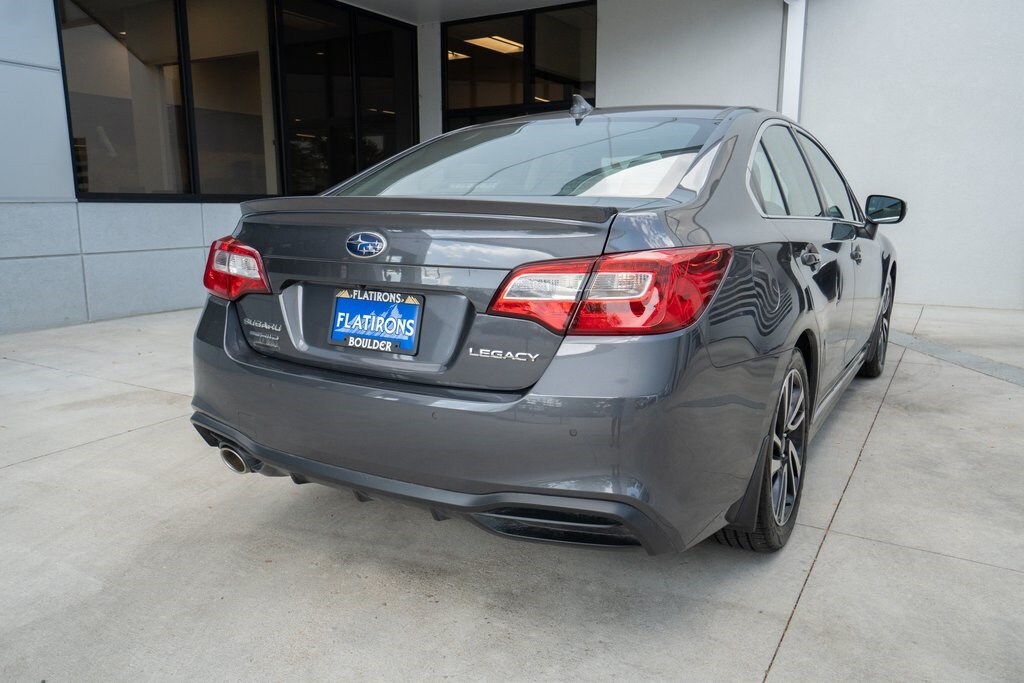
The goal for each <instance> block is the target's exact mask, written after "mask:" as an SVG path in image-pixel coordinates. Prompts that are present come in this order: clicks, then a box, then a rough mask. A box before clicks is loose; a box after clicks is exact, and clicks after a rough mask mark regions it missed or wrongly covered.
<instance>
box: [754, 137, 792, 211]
mask: <svg viewBox="0 0 1024 683" xmlns="http://www.w3.org/2000/svg"><path fill="white" fill-rule="evenodd" d="M750 189H751V191H753V193H754V197H755V198H757V202H758V204H760V205H761V211H762V212H763V213H764V214H765V215H766V216H785V215H786V200H785V199H783V198H782V190H780V189H779V183H778V181H776V179H775V171H773V170H772V166H771V164H770V163H768V155H766V154H765V152H764V147H763V146H762V145H760V144H758V146H757V151H756V152H755V153H754V161H753V163H752V164H751V165H750Z"/></svg>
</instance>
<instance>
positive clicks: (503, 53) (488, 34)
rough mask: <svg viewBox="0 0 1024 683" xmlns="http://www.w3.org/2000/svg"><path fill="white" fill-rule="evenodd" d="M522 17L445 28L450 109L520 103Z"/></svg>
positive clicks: (521, 88) (448, 104) (521, 94)
mask: <svg viewBox="0 0 1024 683" xmlns="http://www.w3.org/2000/svg"><path fill="white" fill-rule="evenodd" d="M523 40H524V39H523V17H508V18H504V19H489V20H485V21H474V22H470V23H465V24H454V25H451V26H449V27H448V29H447V50H448V56H447V74H448V102H447V106H448V108H449V109H468V108H471V107H493V106H499V105H507V104H522V102H523V52H524V44H523Z"/></svg>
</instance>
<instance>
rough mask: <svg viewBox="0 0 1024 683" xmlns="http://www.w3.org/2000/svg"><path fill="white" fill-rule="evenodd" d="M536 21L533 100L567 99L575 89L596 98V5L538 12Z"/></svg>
mask: <svg viewBox="0 0 1024 683" xmlns="http://www.w3.org/2000/svg"><path fill="white" fill-rule="evenodd" d="M534 21H535V25H534V26H535V28H534V36H535V48H534V65H533V74H534V75H533V100H534V102H541V103H546V102H568V101H569V100H571V99H572V96H573V94H574V93H578V94H580V95H583V96H584V97H586V98H587V99H589V100H593V99H594V90H595V88H594V82H595V74H596V72H597V66H596V63H597V45H596V41H597V8H596V7H594V6H592V5H591V6H588V7H572V8H569V9H560V10H554V11H551V12H538V13H537V14H536V15H535V19H534Z"/></svg>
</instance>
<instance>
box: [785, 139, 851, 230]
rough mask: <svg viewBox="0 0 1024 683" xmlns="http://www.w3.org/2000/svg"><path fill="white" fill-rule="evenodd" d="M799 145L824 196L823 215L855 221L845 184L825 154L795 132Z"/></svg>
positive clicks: (814, 143)
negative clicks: (824, 207) (824, 206)
mask: <svg viewBox="0 0 1024 683" xmlns="http://www.w3.org/2000/svg"><path fill="white" fill-rule="evenodd" d="M797 136H798V138H799V139H800V145H801V146H802V147H803V148H804V152H805V153H806V154H807V160H808V161H809V162H811V168H813V169H814V175H815V176H817V177H818V183H820V184H821V192H822V194H824V195H825V205H826V207H827V208H826V209H825V215H827V216H828V217H830V218H842V219H845V220H848V221H852V220H857V214H856V213H854V210H853V203H852V202H851V201H850V193H849V192H847V191H846V183H844V182H843V177H842V176H841V175H840V174H839V171H838V170H837V169H836V167H835V166H834V165H833V164H832V162H831V161H830V160H829V158H828V157H827V156H826V155H825V153H824V152H823V151H822V150H821V148H820V147H818V144H817V143H816V142H814V140H811V139H810V138H809V137H807V136H806V135H804V134H803V133H800V132H799V131H797Z"/></svg>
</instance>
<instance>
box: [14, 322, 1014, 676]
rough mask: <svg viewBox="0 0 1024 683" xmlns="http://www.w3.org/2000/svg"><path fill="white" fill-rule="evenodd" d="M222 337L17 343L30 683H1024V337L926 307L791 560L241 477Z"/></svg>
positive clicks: (58, 335) (21, 560)
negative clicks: (205, 416) (213, 358)
mask: <svg viewBox="0 0 1024 683" xmlns="http://www.w3.org/2000/svg"><path fill="white" fill-rule="evenodd" d="M196 317H197V311H181V312H176V313H168V314H161V315H152V316H144V317H138V318H131V319H126V320H117V321H111V322H103V323H94V324H89V325H82V326H78V327H70V328H64V329H58V330H50V331H43V332H32V333H25V334H17V335H10V336H6V337H0V588H2V590H0V680H4V681H39V680H44V679H45V680H47V681H61V680H127V679H140V678H145V679H158V680H168V679H187V678H190V679H196V680H286V679H300V678H303V679H321V680H323V679H357V678H358V679H364V678H365V679H374V680H376V679H406V680H409V679H412V680H419V679H442V678H459V679H464V680H477V679H505V680H538V679H595V680H596V679H629V680H636V679H651V680H695V681H710V680H723V681H758V680H762V679H763V678H767V679H768V680H770V681H782V680H798V681H799V680H805V681H821V680H829V679H847V680H871V679H875V680H949V681H979V680H1021V679H1022V678H1024V610H1022V608H1024V534H1022V532H1021V529H1022V528H1024V412H1022V409H1024V387H1022V386H1019V385H1018V384H1015V383H1013V382H1012V381H1007V380H1005V379H1000V376H999V373H998V370H999V369H1000V368H1002V369H1004V370H1007V371H1010V373H1011V374H1012V372H1016V371H1019V370H1020V368H1022V367H1024V346H1022V344H1021V340H1022V339H1024V312H1006V311H984V310H971V309H956V308H941V307H921V306H907V305H903V306H899V307H898V309H897V311H896V315H895V317H894V328H895V329H896V330H898V331H899V332H901V333H902V335H903V336H902V337H900V338H901V339H903V340H904V343H905V344H906V345H907V346H908V347H910V348H908V349H904V348H902V347H898V346H893V347H892V348H891V350H890V355H889V364H888V368H887V371H886V373H885V375H884V376H883V377H881V378H879V379H877V380H857V381H855V382H854V384H853V385H852V386H851V388H850V390H849V391H848V393H847V395H846V397H845V398H844V399H843V401H842V402H841V404H840V405H839V407H838V408H837V410H836V412H835V413H834V414H833V417H832V418H831V419H830V420H829V422H828V424H827V425H826V426H825V428H824V429H823V431H822V432H821V433H820V434H819V436H818V438H817V440H816V441H815V443H814V446H813V452H812V455H811V460H810V463H809V466H808V470H807V472H808V480H807V484H806V489H805V499H804V502H803V508H802V509H801V511H800V521H801V524H800V525H799V526H798V528H797V529H796V531H795V532H794V534H793V537H792V539H791V541H790V544H789V545H788V546H787V548H786V549H785V550H784V551H783V552H780V553H777V554H775V555H771V556H761V555H754V554H748V553H744V552H740V551H735V550H731V549H727V548H722V547H719V546H717V545H715V544H714V543H704V544H702V545H700V546H698V547H697V548H695V549H693V550H691V551H690V552H687V553H684V554H681V555H669V556H660V557H655V558H649V557H647V556H645V555H643V554H641V553H639V552H609V551H599V550H585V549H576V548H562V547H552V546H544V545H535V544H528V543H522V542H515V541H506V540H502V539H499V538H496V537H493V536H490V535H488V534H485V533H484V532H481V531H479V530H477V529H475V528H474V527H472V526H470V525H469V524H466V523H464V522H461V521H449V522H445V523H436V522H433V521H432V520H431V519H430V518H429V516H428V515H427V514H425V513H424V512H422V511H420V510H417V509H413V508H408V507H404V506H402V505H399V504H397V503H393V502H388V501H374V502H372V503H368V504H359V503H357V502H356V501H355V500H354V499H353V497H352V496H351V495H349V494H346V493H345V492H342V491H336V490H333V489H328V488H325V487H320V486H303V487H297V486H293V485H292V484H290V483H288V482H287V481H286V480H280V479H268V478H264V477H258V476H246V477H239V476H235V475H232V474H230V473H229V472H228V471H227V470H226V468H225V467H224V465H223V464H222V463H221V462H220V461H219V460H218V458H217V457H216V454H215V452H214V451H213V449H210V448H207V447H206V446H205V444H203V443H202V442H201V441H200V439H199V437H198V436H197V435H196V434H195V433H194V432H193V430H192V428H191V427H190V426H189V423H188V415H189V414H190V410H189V396H190V392H191V386H192V378H191V368H190V365H191V359H190V354H191V350H190V337H191V334H192V330H193V326H194V323H195V320H196ZM917 342H920V343H922V344H925V343H927V344H928V345H927V346H925V347H922V348H926V349H928V350H929V353H932V355H927V354H925V353H921V352H919V351H914V350H912V349H913V348H915V347H914V346H913V344H914V343H917ZM935 349H939V350H940V351H941V350H942V349H946V350H948V351H950V352H951V353H952V355H943V353H941V352H940V351H935ZM958 354H959V355H958ZM972 358H973V359H984V360H985V361H986V362H987V363H988V365H987V366H986V368H985V369H986V373H984V374H983V373H982V372H979V371H978V370H977V369H973V368H972V367H970V366H971V362H972V361H971V359H972ZM993 368H995V370H993Z"/></svg>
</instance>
